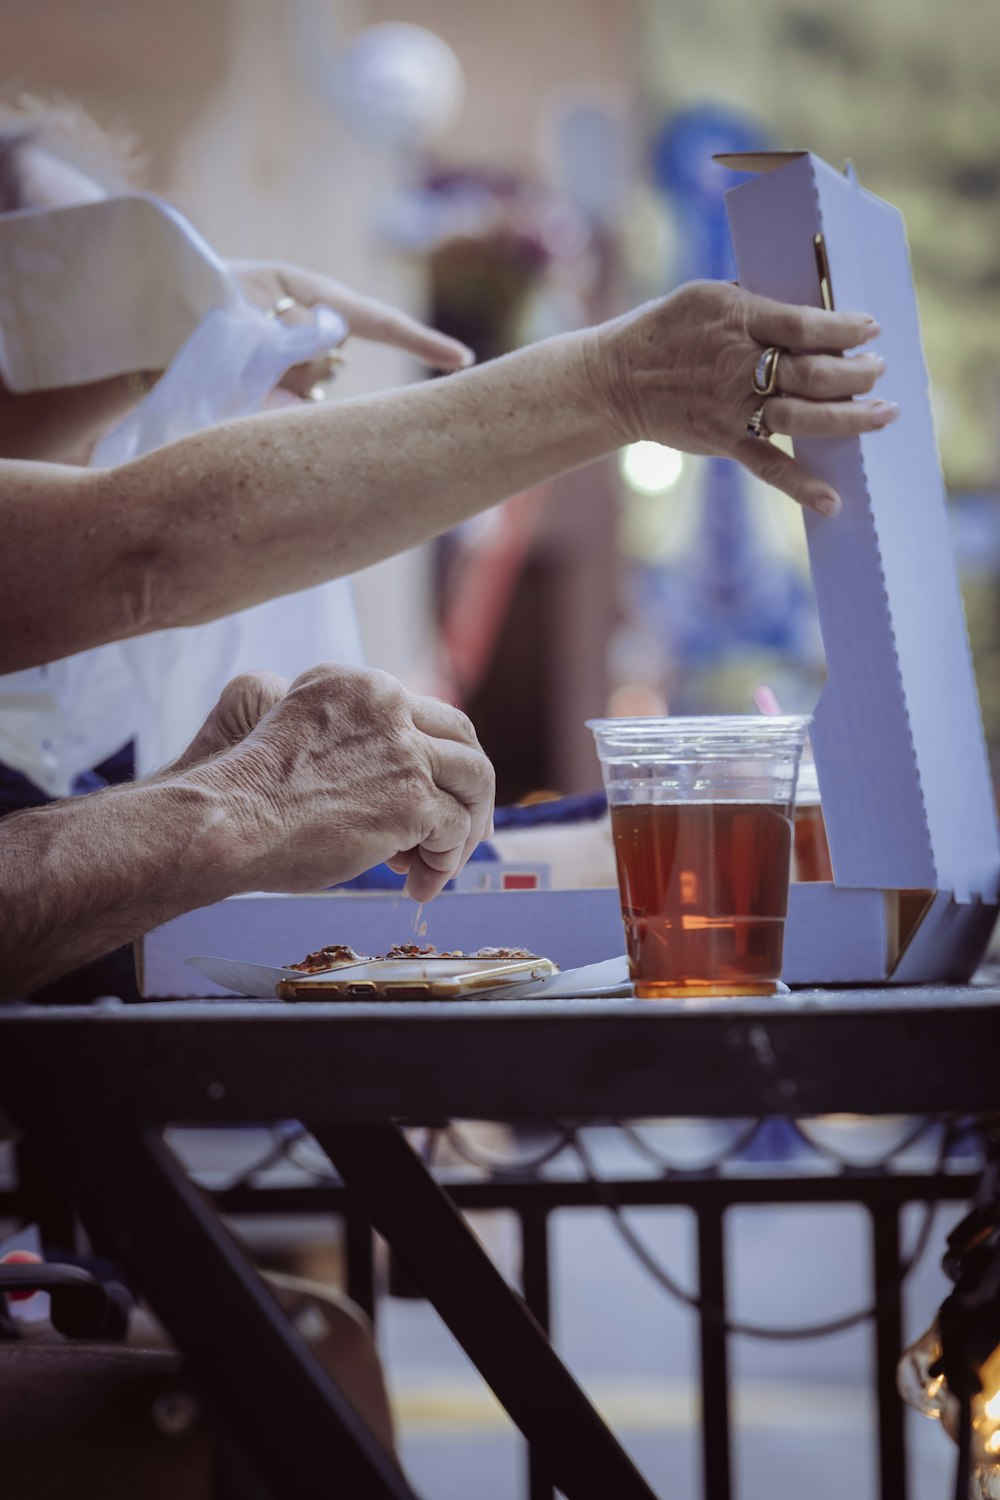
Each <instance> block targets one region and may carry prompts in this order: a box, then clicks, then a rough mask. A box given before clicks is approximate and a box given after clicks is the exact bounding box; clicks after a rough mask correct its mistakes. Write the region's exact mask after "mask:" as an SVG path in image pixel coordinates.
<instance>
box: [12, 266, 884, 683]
mask: <svg viewBox="0 0 1000 1500" xmlns="http://www.w3.org/2000/svg"><path fill="white" fill-rule="evenodd" d="M873 332H877V329H875V328H874V326H873V325H871V323H870V320H869V319H867V318H866V317H865V316H864V315H863V314H860V313H831V312H824V311H821V310H819V309H816V308H795V307H790V306H787V305H785V304H783V303H775V302H769V301H768V300H767V299H766V298H761V297H754V296H752V295H751V294H750V293H747V292H743V291H741V290H740V289H739V288H738V287H733V286H729V285H723V284H718V283H712V282H695V283H692V284H691V285H689V286H686V287H681V288H680V289H679V290H678V291H676V292H674V293H672V294H671V295H670V296H669V297H666V298H663V299H662V300H660V301H659V302H654V303H650V304H648V305H647V306H646V307H643V308H639V309H638V310H636V311H635V312H632V313H629V314H627V315H625V316H624V317H621V318H617V319H615V320H614V321H613V322H610V323H605V324H602V325H601V326H600V327H598V328H592V329H587V330H585V331H583V332H581V333H574V334H567V335H563V336H562V337H559V338H553V339H545V340H542V341H541V342H540V343H538V344H535V345H532V346H530V347H529V348H526V349H522V350H518V351H517V352H516V353H514V354H511V355H507V356H505V357H504V358H503V359H498V360H493V361H491V362H490V363H489V364H487V365H484V366H482V367H480V368H478V369H472V370H466V371H463V372H461V373H458V374H453V375H451V376H450V377H449V378H448V379H446V380H434V381H424V382H422V383H420V384H418V385H414V386H408V387H406V388H405V389H403V390H398V391H390V392H387V393H384V394H382V395H378V396H370V397H363V398H359V399H356V400H351V401H344V402H338V403H336V404H330V405H328V406H323V405H313V404H309V406H308V407H294V408H288V409H285V410H282V411H271V412H264V413H261V414H260V415H258V416H254V417H247V418H244V419H242V420H241V421H238V422H231V423H226V424H223V425H222V426H219V427H216V428H213V429H211V430H210V431H206V432H200V433H196V434H194V435H193V436H191V437H189V438H185V439H183V440H182V441H180V442H178V443H174V444H171V445H169V446H167V447H165V448H161V449H159V450H157V451H156V452H155V453H150V454H147V455H145V456H144V457H143V458H140V459H136V460H135V461H134V462H132V463H129V464H125V465H123V466H122V467H121V468H119V469H113V470H106V471H87V472H79V471H76V470H73V469H70V468H64V467H58V466H54V465H46V464H39V463H33V464H20V463H5V464H3V465H2V473H3V479H4V484H3V486H2V487H0V525H2V527H3V531H4V536H5V540H6V543H7V546H8V549H9V551H10V553H11V555H16V556H18V558H19V559H22V560H23V561H22V565H21V566H20V567H19V568H18V569H17V570H15V571H14V572H13V573H11V574H9V575H8V577H7V579H6V581H5V582H6V587H5V590H4V592H3V595H2V596H0V671H14V670H17V669H19V668H22V667H27V666H32V665H36V664H38V663H39V662H44V661H51V660H53V659H55V658H57V657H60V656H64V655H68V654H70V653H71V652H73V651H78V650H81V649H83V648H84V647H87V646H93V645H99V644H101V643H102V642H105V641H109V640H115V639H120V638H122V637H124V636H128V635H134V634H137V633H140V632H142V631H145V630H155V629H164V628H170V627H172V626H176V625H191V624H198V623H201V622H203V621H205V620H209V619H214V618H216V617H218V616H219V615H224V614H230V613H232V612H233V611H235V610H238V609H243V608H245V607H247V606H249V605H252V604H257V603H260V602H261V601H262V600H264V599H268V598H271V597H273V596H274V595H276V594H281V593H286V592H290V591H294V590H296V589H302V588H308V587H309V586H310V585H312V584H315V583H321V582H323V581H324V580H326V579H329V578H332V577H337V576H343V575H345V574H349V573H353V572H356V571H358V570H359V569H360V568H364V567H367V566H368V565H369V564H371V563H373V562H377V561H379V560H380V559H381V558H384V557H388V556H391V555H393V554H395V553H397V552H400V551H403V550H405V549H406V548H408V547H412V546H415V545H416V544H418V543H420V542H423V541H426V540H428V539H429V538H430V537H432V536H436V535H438V534H439V533H440V532H442V531H444V530H447V529H448V528H449V527H451V526H453V525H455V524H456V523H457V522H459V521H462V520H465V519H467V518H468V517H469V516H472V515H475V514H477V513H478V512H480V511H482V510H485V509H487V508H488V507H489V506H491V505H494V504H496V503H497V502H498V501H500V500H503V499H506V498H507V497H508V496H509V495H512V494H516V493H518V492H519V491H521V490H524V489H528V488H530V487H531V486H532V485H534V484H537V483H539V482H541V481H543V480H545V479H547V478H550V477H552V476H553V475H556V474H559V473H563V472H565V471H567V470H569V469H573V468H576V467H578V466H579V465H581V464H585V463H588V462H590V461H591V460H593V459H596V458H599V457H601V456H603V455H605V454H607V453H609V452H611V451H613V450H614V449H615V448H617V447H619V446H620V445H621V444H622V443H626V442H631V441H634V440H636V439H640V438H649V439H654V440H656V441H659V442H663V443H667V444H670V445H671V446H673V447H675V448H679V449H683V450H684V451H686V452H691V453H718V454H723V455H727V456H729V457H733V458H736V459H738V460H740V461H741V462H742V463H744V464H745V465H746V466H747V467H748V468H750V469H751V470H752V471H753V472H754V473H756V474H758V475H759V476H760V477H761V478H763V479H765V480H767V481H769V482H770V483H772V484H775V485H777V486H778V487H779V488H781V489H783V490H785V491H787V492H788V493H789V494H790V495H792V496H793V497H794V498H795V499H797V500H798V501H799V502H800V503H802V504H803V505H806V506H813V507H815V508H817V509H822V508H823V507H824V506H826V507H830V506H833V507H836V505H837V503H838V501H837V497H836V496H834V495H833V494H832V492H831V491H830V490H829V488H828V486H827V485H826V484H825V483H823V482H822V481H820V480H818V479H815V478H814V477H813V476H811V475H810V474H808V473H807V472H806V471H805V470H804V469H802V468H801V466H799V465H798V464H796V462H795V461H794V459H792V458H791V457H789V455H788V454H786V453H783V452H782V451H781V450H780V449H778V448H776V447H774V446H773V445H772V444H770V443H767V442H762V441H760V440H759V439H755V438H751V437H747V436H746V423H747V420H748V418H749V416H750V414H751V411H752V410H753V408H754V406H755V404H756V401H755V398H753V397H752V396H751V395H750V393H749V392H750V375H751V373H752V371H753V368H754V365H755V362H756V358H757V355H758V353H759V350H760V345H761V343H763V342H767V343H774V344H779V345H782V346H784V347H786V348H787V349H788V351H789V352H788V353H786V354H785V355H783V356H782V365H781V370H782V389H783V392H785V394H782V395H781V396H774V397H771V398H769V400H768V403H767V420H768V425H769V427H770V428H771V430H772V431H776V432H790V433H797V434H800V435H803V436H824V435H831V436H836V435H847V434H850V433H857V432H867V431H871V430H874V429H876V428H878V427H881V426H884V425H885V424H886V422H887V421H889V420H891V419H892V416H893V415H894V414H895V408H892V407H891V406H889V405H888V404H887V403H881V404H880V403H877V402H875V403H872V402H866V401H854V400H849V399H847V398H848V397H849V396H852V395H854V394H857V393H863V392H864V391H867V390H869V389H870V388H871V386H872V384H873V383H874V381H875V379H876V377H877V375H878V373H879V362H878V361H877V360H876V359H874V358H873V357H872V356H870V355H864V354H862V355H858V356H854V357H852V358H850V359H844V358H842V357H840V356H839V355H837V354H836V353H831V352H830V351H831V350H832V351H836V350H839V349H848V348H852V347H854V346H857V345H859V344H862V343H863V342H864V341H865V339H866V338H869V337H871V336H872V334H873ZM795 351H802V352H795ZM809 351H815V352H809ZM816 390H821V391H822V392H823V393H824V399H822V400H817V399H813V392H815V391H816ZM831 392H835V393H836V398H835V399H832V400H831V399H826V398H827V397H828V396H829V395H830V393H831ZM66 535H73V537H74V547H73V549H72V552H70V551H69V549H66V548H64V547H62V546H61V545H58V544H57V543H58V541H59V539H61V538H62V537H64V536H66ZM43 568H44V577H45V583H46V587H47V590H48V593H49V597H50V607H49V608H47V609H46V611H45V612H44V613H42V614H40V613H39V611H37V609H36V608H35V607H34V605H35V599H36V594H37V588H38V580H39V578H40V576H42V573H41V570H42V569H43Z"/></svg>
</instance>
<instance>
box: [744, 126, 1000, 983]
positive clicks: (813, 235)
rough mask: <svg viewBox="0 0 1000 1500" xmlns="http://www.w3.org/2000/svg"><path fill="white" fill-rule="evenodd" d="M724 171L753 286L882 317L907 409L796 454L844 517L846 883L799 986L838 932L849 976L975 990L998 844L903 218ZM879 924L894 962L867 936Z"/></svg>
mask: <svg viewBox="0 0 1000 1500" xmlns="http://www.w3.org/2000/svg"><path fill="white" fill-rule="evenodd" d="M719 160H721V161H722V162H723V164H724V165H727V166H732V167H735V168H737V169H738V170H740V171H742V172H750V173H753V174H755V175H753V176H752V177H751V178H750V179H749V180H747V181H744V182H742V183H741V184H739V185H738V186H736V187H734V188H732V189H731V190H730V191H729V193H728V194H727V195H726V204H727V210H728V214H729V226H730V230H731V233H732V239H733V248H734V250H735V254H736V264H737V270H738V275H739V280H740V283H741V285H743V286H744V287H746V288H747V289H748V290H749V291H752V292H758V293H761V294H763V295H765V296H769V297H775V298H778V299H780V300H781V301H784V302H795V303H803V304H810V305H812V306H816V307H819V306H823V305H824V304H825V305H827V306H835V307H838V308H844V309H848V308H850V309H856V310H863V311H865V312H868V313H871V314H872V315H873V316H874V317H875V318H876V319H877V320H878V322H879V324H880V325H881V328H882V334H881V336H880V338H879V339H878V341H877V342H876V343H875V344H874V345H873V346H872V347H874V348H875V349H876V350H877V351H878V352H879V353H880V354H882V355H883V357H884V359H885V361H886V374H885V375H884V377H883V379H882V381H881V382H880V386H879V391H880V394H883V395H885V396H887V397H889V398H891V399H892V400H894V401H896V402H898V404H899V406H900V409H901V416H900V419H899V420H898V421H897V422H895V423H894V424H893V425H892V426H890V427H888V428H886V429H885V430H883V431H882V432H879V433H875V434H869V435H865V436H862V437H856V438H838V439H829V438H827V439H808V440H799V441H797V442H796V444H795V452H796V456H797V457H798V458H800V459H801V460H802V462H803V463H805V464H806V465H807V466H808V467H809V468H810V469H811V470H813V471H814V472H815V473H817V474H819V475H821V476H822V477H823V478H824V479H827V480H829V482H830V483H831V484H832V485H833V487H834V488H835V489H836V490H837V491H838V493H839V494H840V495H841V497H842V499H843V502H844V506H843V510H842V512H841V514H840V515H839V516H838V517H837V518H836V519H835V520H833V521H825V520H823V519H821V518H820V517H817V516H815V515H812V514H807V515H806V533H807V538H808V543H809V557H810V562H811V565H812V574H813V580H814V584H815V588H816V598H817V604H818V608H819V618H820V626H821V629H822V634H823V644H824V647H825V650H826V661H827V674H828V675H827V682H826V684H825V686H824V688H823V692H822V695H821V697H820V701H819V704H818V707H817V709H816V716H815V723H814V726H813V730H812V742H813V750H814V753H815V757H816V765H817V770H818V773H819V782H820V788H821V792H822V798H823V807H824V813H825V817H826V824H827V832H828V836H829V840H830V849H831V855H832V860H833V869H834V884H833V885H832V886H830V885H826V886H818V887H813V888H807V887H799V888H797V890H796V891H795V895H794V900H793V904H792V906H791V908H790V912H789V930H788V933H787V937H786V941H787V952H788V958H789V960H790V961H793V962H792V963H790V964H789V965H786V969H788V970H789V972H786V978H794V979H799V978H800V974H799V973H794V975H793V973H792V972H791V968H792V967H794V968H796V969H798V968H799V967H800V965H801V966H802V967H804V968H808V967H809V965H808V958H807V953H808V948H809V942H810V939H811V938H815V939H816V941H817V944H818V945H821V946H823V947H826V948H828V947H829V942H828V939H829V937H830V936H831V935H835V937H836V941H837V944H838V945H839V951H840V956H839V961H838V968H839V970H840V973H839V974H838V975H837V976H836V977H843V978H844V979H849V980H878V979H886V978H891V979H892V980H893V981H895V982H900V983H902V982H920V981H926V980H934V979H951V978H961V977H965V976H967V975H968V974H971V972H972V971H973V969H974V968H975V966H976V964H977V963H978V962H979V959H980V958H981V957H982V953H983V951H984V949H985V947H986V944H987V942H988V940H989V936H990V932H991V930H992V927H993V923H994V920H995V917H996V911H997V900H998V888H1000V838H998V833H997V821H996V808H995V802H994V795H993V788H992V785H991V780H990V773H989V765H988V762H987V756H986V745H985V741H984V736H983V727H982V718H981V715H980V710H979V701H978V697H977V694H976V685H975V678H974V676H973V670H972V660H971V655H970V651H969V642H968V636H967V633H966V628H965V619H964V615H963V610H962V600H961V595H960V592H959V585H958V576H957V571H956V567H955V562H954V558H953V554H952V547H951V540H950V537H949V532H948V523H947V515H946V504H945V487H944V480H943V477H942V474H941V466H940V461H939V459H938V454H937V448H936V444H935V439H934V429H933V422H932V417H931V408H930V399H929V393H928V384H929V382H928V375H927V367H926V364H925V361H924V354H923V348H922V346H921V339H920V322H919V317H918V313H917V304H916V297H915V294H914V289H913V283H912V279H911V275H910V264H909V254H908V250H907V243H906V231H905V228H904V225H903V220H902V216H901V215H900V213H899V212H898V210H897V209H895V208H893V207H892V206H891V205H890V204H888V203H884V202H883V201H882V200H881V199H879V198H876V197H875V196H874V194H872V193H869V192H867V191H866V190H865V189H864V188H862V187H860V186H859V184H858V182H857V179H856V177H855V175H854V172H853V170H852V169H851V168H850V167H848V169H847V171H846V172H845V173H840V172H838V171H836V170H835V169H834V168H833V167H830V166H829V165H828V164H827V163H826V162H824V161H821V160H820V159H819V158H818V157H815V156H812V155H811V154H809V153H807V152H804V151H802V152H780V153H773V154H758V155H752V156H750V155H748V156H728V157H720V158H719ZM901 893H903V894H901ZM880 914H881V932H882V951H881V965H880V952H879V944H877V943H876V944H874V945H872V944H871V943H870V942H869V943H867V944H866V942H865V940H864V933H865V930H866V925H868V926H870V925H871V924H872V922H873V921H874V927H873V928H872V931H873V932H878V930H879V925H880V924H879V921H878V918H879V915H880ZM859 917H860V918H863V919H864V920H862V921H861V922H860V924H859V923H858V920H857V919H858V918H859ZM824 934H825V938H824ZM834 977H835V976H834V975H832V974H830V975H828V974H827V973H824V972H815V973H802V974H801V978H802V979H803V980H805V981H807V982H822V981H824V980H825V979H827V978H831V979H832V978H834Z"/></svg>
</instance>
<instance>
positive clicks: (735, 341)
mask: <svg viewBox="0 0 1000 1500" xmlns="http://www.w3.org/2000/svg"><path fill="white" fill-rule="evenodd" d="M878 333H879V328H878V325H877V323H875V321H874V319H872V318H869V317H867V316H866V315H865V314H864V313H843V312H825V311H823V310H821V309H819V308H813V307H794V306H791V305H790V304H787V303H784V302H774V301H772V300H771V299H770V298H768V297H758V296H755V295H754V294H753V293H751V292H746V291H744V290H743V289H742V288H741V287H738V286H733V285H732V284H731V283H729V282H714V281H695V282H691V283H689V284H688V285H687V286H682V287H680V288H679V289H678V290H677V291H676V292H673V293H672V294H671V295H670V296H669V297H664V298H663V299H662V300H660V301H658V302H652V303H648V304H647V305H646V306H645V307H640V308H638V309H636V311H634V312H632V313H628V314H626V316H624V317H622V318H618V319H616V320H615V321H614V322H611V323H605V324H603V325H602V326H600V327H599V328H596V329H594V330H593V334H592V341H591V343H590V345H589V349H588V362H589V366H590V371H591V379H592V380H593V381H594V382H595V384H596V386H597V392H598V398H599V400H600V401H601V403H602V405H603V407H604V409H605V410H607V411H608V412H609V413H610V414H611V416H612V419H613V421H614V422H615V423H616V425H617V426H618V428H619V430H620V433H621V441H622V442H623V443H626V442H634V441H636V440H637V439H639V438H651V439H653V440H654V441H656V442H660V443H666V444H668V445H669V446H670V447H673V448H679V449H681V450H683V451H684V452H686V453H710V454H716V455H719V456H721V457H725V458H735V459H738V460H739V461H740V463H742V464H744V465H745V466H746V467H747V468H748V469H749V470H750V471H751V473H753V474H756V475H757V476H758V477H759V478H761V479H763V480H765V481H766V482H767V483H768V484H773V485H775V486H776V487H777V488H778V489H780V490H784V491H785V493H786V494H788V495H791V496H792V498H793V499H795V500H797V501H798V502H799V503H800V504H801V505H805V506H808V507H810V508H811V509H813V510H817V511H819V512H820V513H821V514H824V515H833V514H834V513H835V512H836V511H837V510H838V509H839V506H840V499H839V496H837V495H836V493H835V492H834V491H833V490H831V488H830V486H829V485H828V484H826V483H825V482H824V481H822V480H820V479H817V478H816V477H815V476H814V475H812V474H810V473H809V472H808V470H807V469H805V468H803V467H802V465H801V464H799V463H796V461H795V460H794V459H793V458H791V457H789V455H788V454H787V453H783V452H782V451H781V449H779V448H777V447H775V446H774V445H773V444H772V443H769V442H767V441H765V440H762V439H761V438H756V437H750V436H748V435H747V421H748V420H749V418H750V416H751V414H752V413H753V412H754V411H755V409H756V408H757V407H758V406H759V405H760V404H761V401H762V399H765V398H762V397H761V396H759V395H756V394H754V392H753V388H752V383H751V382H752V377H753V371H754V367H755V365H756V363H757V359H758V357H759V355H760V352H761V349H762V348H766V347H767V346H768V345H772V344H773V345H776V346H777V347H778V348H780V349H782V350H783V351H785V352H783V353H782V355H781V359H780V361H779V367H778V369H779V391H778V392H777V393H776V394H775V395H773V396H769V397H767V398H766V400H765V406H764V420H765V422H766V424H767V427H768V428H769V429H770V431H771V432H778V433H789V434H792V435H793V436H796V437H846V436H849V435H852V434H856V433H862V432H872V431H875V430H877V429H878V428H881V427H885V426H887V425H888V423H890V422H892V421H894V420H895V418H896V417H897V416H898V415H899V408H898V407H896V406H894V405H893V404H892V403H891V402H886V401H852V400H851V399H850V398H851V397H852V396H855V395H864V394H866V393H867V392H868V391H870V390H871V388H872V386H873V385H874V383H875V381H876V380H877V379H878V377H879V375H881V373H882V371H883V369H884V363H883V361H882V360H881V359H880V358H879V357H878V356H877V355H875V354H871V353H862V354H856V355H852V356H850V357H848V358H845V357H844V352H843V351H845V350H847V349H853V348H856V347H857V346H858V345H861V344H864V343H865V342H867V340H869V339H871V338H875V337H876V336H877V335H878Z"/></svg>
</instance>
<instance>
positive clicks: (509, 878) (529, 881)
mask: <svg viewBox="0 0 1000 1500" xmlns="http://www.w3.org/2000/svg"><path fill="white" fill-rule="evenodd" d="M500 889H501V890H502V891H537V889H538V876H537V875H536V874H535V873H534V872H533V871H529V870H524V871H522V872H520V873H519V872H518V871H517V870H505V871H504V873H503V874H502V875H501V877H500Z"/></svg>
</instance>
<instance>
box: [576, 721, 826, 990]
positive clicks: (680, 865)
mask: <svg viewBox="0 0 1000 1500" xmlns="http://www.w3.org/2000/svg"><path fill="white" fill-rule="evenodd" d="M809 722H810V721H809V719H808V717H801V718H789V717H784V716H781V717H778V716H760V717H756V716H753V717H749V716H748V717H732V718H730V717H721V716H720V717H716V718H703V719H655V718H649V719H593V720H590V721H589V727H590V728H591V729H592V730H593V732H594V738H595V740H596V742H597V752H598V755H599V757H600V761H601V771H602V774H603V776H604V785H605V787H606V789H607V793H608V803H609V807H610V811H611V831H612V834H613V836H614V845H615V858H616V861H617V865H618V887H619V891H620V894H621V904H622V921H623V923H624V926H625V943H626V948H627V951H628V958H629V968H630V970H631V974H632V979H633V981H634V983H635V992H636V994H637V995H638V996H640V998H643V999H659V998H663V997H668V996H681V997H692V998H693V997H696V996H709V997H711V996H717V995H768V994H772V993H773V992H774V990H775V989H776V988H777V985H778V982H779V980H780V978H781V954H782V946H783V942H784V935H785V917H786V914H787V910H788V880H789V873H790V868H791V852H792V829H793V824H792V817H793V809H794V804H795V780H796V776H797V774H798V766H799V757H800V756H801V753H802V745H803V742H804V740H805V736H806V733H807V731H808V728H809Z"/></svg>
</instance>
